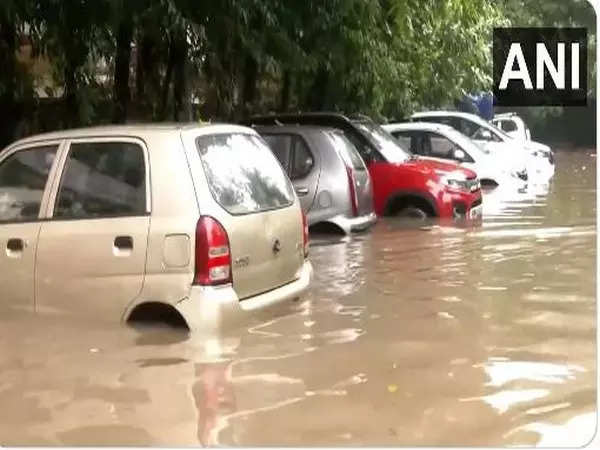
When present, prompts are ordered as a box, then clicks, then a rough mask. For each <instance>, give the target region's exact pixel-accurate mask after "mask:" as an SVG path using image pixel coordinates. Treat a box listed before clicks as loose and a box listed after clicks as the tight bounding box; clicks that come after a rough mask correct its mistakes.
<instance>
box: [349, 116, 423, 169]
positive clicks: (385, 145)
mask: <svg viewBox="0 0 600 450" xmlns="http://www.w3.org/2000/svg"><path fill="white" fill-rule="evenodd" d="M352 123H353V124H354V126H355V127H356V128H358V130H359V131H360V132H361V133H362V134H363V135H364V136H365V137H366V138H367V139H369V141H370V142H371V143H373V145H374V146H375V147H376V148H377V150H379V152H380V153H381V154H382V155H383V157H384V158H385V159H386V161H388V162H391V163H403V162H405V161H407V160H409V159H411V158H413V154H412V153H411V152H410V151H409V150H407V149H405V148H403V147H402V146H401V145H400V142H398V140H396V139H395V138H394V137H393V136H392V135H391V134H389V133H388V132H387V131H385V130H384V129H383V128H381V127H380V126H379V125H377V124H375V123H373V122H370V121H366V120H365V121H353V122H352Z"/></svg>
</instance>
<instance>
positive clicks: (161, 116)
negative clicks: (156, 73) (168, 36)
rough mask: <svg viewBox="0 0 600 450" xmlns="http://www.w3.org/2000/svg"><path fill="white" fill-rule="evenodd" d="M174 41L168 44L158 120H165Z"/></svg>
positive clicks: (171, 76) (172, 68) (172, 67)
mask: <svg viewBox="0 0 600 450" xmlns="http://www.w3.org/2000/svg"><path fill="white" fill-rule="evenodd" d="M174 46H175V44H174V40H171V43H170V44H169V59H168V61H167V72H166V73H165V78H164V80H163V85H162V92H161V97H160V108H159V112H158V116H159V120H165V119H166V118H167V113H168V111H167V108H168V106H169V90H170V89H171V80H172V79H173V70H174V68H175V61H176V59H175V56H176V50H175V47H174Z"/></svg>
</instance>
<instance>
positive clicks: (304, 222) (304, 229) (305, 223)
mask: <svg viewBox="0 0 600 450" xmlns="http://www.w3.org/2000/svg"><path fill="white" fill-rule="evenodd" d="M302 241H303V244H304V257H305V258H307V257H308V245H309V239H308V220H306V214H305V213H304V211H302Z"/></svg>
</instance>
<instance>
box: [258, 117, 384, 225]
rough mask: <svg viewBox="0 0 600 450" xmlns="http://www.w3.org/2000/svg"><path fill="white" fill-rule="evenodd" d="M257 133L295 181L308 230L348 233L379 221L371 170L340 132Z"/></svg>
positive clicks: (261, 129)
mask: <svg viewBox="0 0 600 450" xmlns="http://www.w3.org/2000/svg"><path fill="white" fill-rule="evenodd" d="M255 129H256V131H258V133H260V135H261V136H262V137H263V138H264V139H265V141H267V143H268V144H269V146H270V147H271V149H272V150H273V153H275V156H277V158H278V159H279V161H280V162H281V165H282V166H283V168H284V169H285V170H286V172H287V173H288V175H289V177H290V179H291V180H292V183H293V185H294V189H295V190H296V194H297V195H298V197H299V198H300V202H301V204H302V209H303V210H304V212H305V213H306V216H307V218H308V224H309V226H313V225H316V224H333V225H335V226H336V227H338V228H340V229H341V230H343V231H344V232H345V233H349V232H351V231H361V230H365V229H367V228H369V227H370V226H371V225H373V224H374V223H375V222H376V220H377V216H376V215H375V212H374V210H373V191H372V185H371V177H370V176H369V171H368V170H367V167H366V166H365V164H364V162H363V160H362V158H361V157H360V155H359V153H358V151H357V150H356V148H355V147H354V145H353V144H352V143H351V142H350V141H349V140H348V139H347V138H346V137H345V136H344V134H343V133H342V132H341V131H339V130H335V129H330V128H324V127H316V126H302V125H282V126H277V125H276V126H257V127H255Z"/></svg>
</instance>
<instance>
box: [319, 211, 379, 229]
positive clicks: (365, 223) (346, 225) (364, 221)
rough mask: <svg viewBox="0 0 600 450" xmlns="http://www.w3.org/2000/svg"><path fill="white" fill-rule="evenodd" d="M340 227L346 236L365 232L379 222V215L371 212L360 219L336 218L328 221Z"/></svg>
mask: <svg viewBox="0 0 600 450" xmlns="http://www.w3.org/2000/svg"><path fill="white" fill-rule="evenodd" d="M328 222H332V223H334V224H336V225H337V226H338V227H340V228H341V229H342V230H344V232H345V233H346V234H348V233H351V232H355V231H364V230H366V229H368V228H370V227H371V226H373V225H374V224H375V222H377V214H375V212H371V213H369V214H365V215H363V216H359V217H346V216H342V215H339V216H335V217H332V218H331V219H329V220H328Z"/></svg>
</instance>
